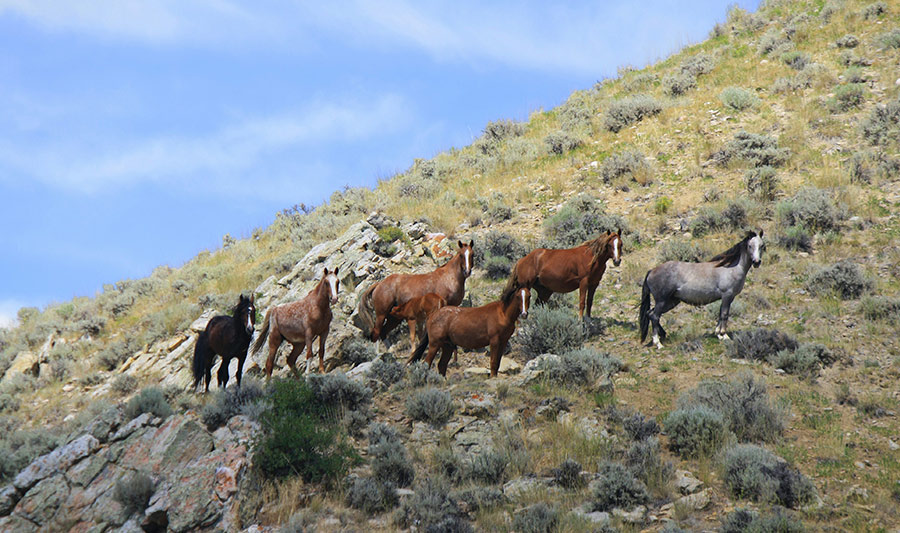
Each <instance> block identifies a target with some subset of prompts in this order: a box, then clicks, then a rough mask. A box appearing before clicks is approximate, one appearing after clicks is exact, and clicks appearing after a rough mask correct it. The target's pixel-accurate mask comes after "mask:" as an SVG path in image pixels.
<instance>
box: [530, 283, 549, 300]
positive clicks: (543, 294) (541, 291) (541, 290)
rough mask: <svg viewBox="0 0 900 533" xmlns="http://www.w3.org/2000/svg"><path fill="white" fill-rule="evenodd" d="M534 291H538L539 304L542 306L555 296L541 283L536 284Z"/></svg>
mask: <svg viewBox="0 0 900 533" xmlns="http://www.w3.org/2000/svg"><path fill="white" fill-rule="evenodd" d="M534 290H536V291H537V293H538V303H540V304H541V305H544V304H546V303H547V300H549V299H550V297H551V296H553V291H551V290H550V289H548V288H547V287H544V286H543V285H541V284H540V283H535V284H534Z"/></svg>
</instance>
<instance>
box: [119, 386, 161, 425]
mask: <svg viewBox="0 0 900 533" xmlns="http://www.w3.org/2000/svg"><path fill="white" fill-rule="evenodd" d="M143 413H151V414H153V416H158V417H159V418H167V417H168V416H169V415H171V414H172V408H171V407H170V406H169V402H167V401H166V396H165V394H164V393H163V391H162V389H160V388H159V387H147V388H144V389H141V392H139V393H138V394H137V395H135V396H133V397H132V398H131V399H130V400H128V404H127V405H125V418H126V419H128V420H131V419H133V418H137V417H138V416H139V415H141V414H143Z"/></svg>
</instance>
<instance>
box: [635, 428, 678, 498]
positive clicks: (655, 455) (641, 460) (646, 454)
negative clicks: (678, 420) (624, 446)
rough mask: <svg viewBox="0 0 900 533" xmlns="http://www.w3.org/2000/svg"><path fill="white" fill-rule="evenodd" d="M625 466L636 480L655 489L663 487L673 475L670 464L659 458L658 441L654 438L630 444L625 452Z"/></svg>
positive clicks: (672, 467) (673, 471)
mask: <svg viewBox="0 0 900 533" xmlns="http://www.w3.org/2000/svg"><path fill="white" fill-rule="evenodd" d="M625 464H626V465H628V468H629V470H631V473H632V474H634V476H635V477H636V478H638V479H639V480H641V481H643V482H644V484H645V485H647V486H648V487H655V488H657V489H661V488H663V487H665V486H666V485H667V484H668V482H669V480H670V479H672V474H674V473H675V467H674V466H672V463H671V462H669V461H664V460H663V459H662V457H661V456H660V454H659V439H657V438H656V437H648V438H647V439H644V440H639V441H635V442H633V443H631V446H630V447H629V448H628V450H627V451H626V452H625Z"/></svg>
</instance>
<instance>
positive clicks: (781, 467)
mask: <svg viewBox="0 0 900 533" xmlns="http://www.w3.org/2000/svg"><path fill="white" fill-rule="evenodd" d="M723 464H724V468H725V479H724V481H725V485H726V486H727V487H728V489H729V490H730V491H731V493H732V494H733V495H734V496H735V497H738V498H747V499H749V500H751V501H758V502H766V503H777V504H779V505H784V506H785V507H796V506H797V505H802V504H806V503H808V502H810V501H812V499H813V498H815V496H816V489H815V487H814V486H813V484H812V482H810V481H809V480H808V479H807V478H806V477H805V476H804V475H803V474H801V473H800V471H799V470H797V469H796V468H793V467H791V466H790V465H789V464H787V462H785V461H784V460H783V459H781V458H780V457H778V456H776V455H775V454H773V453H772V452H770V451H769V450H766V449H765V448H761V447H759V446H756V445H754V444H738V445H736V446H733V447H732V448H730V449H729V450H728V451H726V452H725V458H724V460H723Z"/></svg>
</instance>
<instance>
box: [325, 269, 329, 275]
mask: <svg viewBox="0 0 900 533" xmlns="http://www.w3.org/2000/svg"><path fill="white" fill-rule="evenodd" d="M325 275H326V276H327V275H328V267H325Z"/></svg>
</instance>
